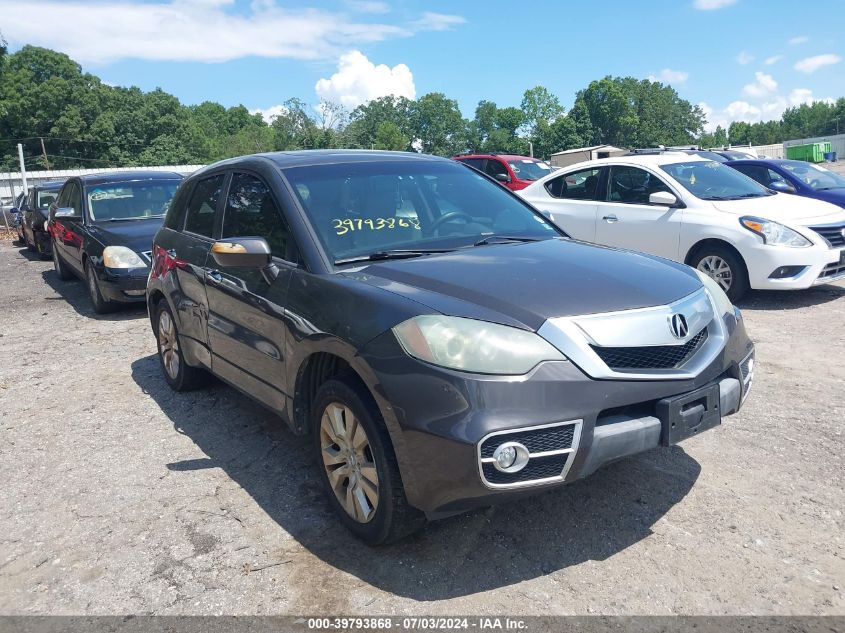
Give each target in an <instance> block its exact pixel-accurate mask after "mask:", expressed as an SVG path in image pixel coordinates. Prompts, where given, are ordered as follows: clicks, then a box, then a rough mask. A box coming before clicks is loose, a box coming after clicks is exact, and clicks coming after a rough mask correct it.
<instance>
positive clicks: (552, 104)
mask: <svg viewBox="0 0 845 633" xmlns="http://www.w3.org/2000/svg"><path fill="white" fill-rule="evenodd" d="M520 108H521V109H522V114H523V123H524V124H525V126H526V127H527V128H528V132H529V134H531V135H532V136H534V135H536V134H537V132H538V128H540V127H541V126H544V127H546V128H547V127H548V126H550V125H551V124H552V123H554V122H555V120H556V119H557V118H558V117H561V116H563V114H564V110H563V106H562V105H560V100H559V99H558V98H557V97H556V96H555V95H553V94H552V93H551V92H549V90H548V89H547V88H544V87H543V86H534V87H533V88H530V89H528V90H526V91H525V92H524V93H523V95H522V103H521V104H520Z"/></svg>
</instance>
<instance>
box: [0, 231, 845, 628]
mask: <svg viewBox="0 0 845 633" xmlns="http://www.w3.org/2000/svg"><path fill="white" fill-rule="evenodd" d="M0 306H2V307H0V336H1V337H2V338H0V353H2V358H3V360H2V362H0V423H2V428H1V429H0V482H2V488H0V490H2V503H0V613H4V614H27V613H41V614H60V613H61V614H82V613H84V614H124V613H156V614H188V613H190V614H267V613H273V614H310V615H323V614H336V613H346V614H369V615H372V614H397V613H417V614H490V613H497V614H502V613H513V614H558V613H560V614H588V613H608V614H622V613H627V614H673V613H679V614H692V613H695V614H722V613H732V614H749V613H757V614H845V601H843V597H842V595H843V591H845V587H843V585H845V560H843V559H844V558H845V542H843V535H844V534H845V531H843V516H842V510H843V508H845V492H843V465H844V464H843V454H845V451H843V448H845V447H844V446H843V422H842V420H843V413H845V400H843V398H842V394H843V386H844V385H843V379H845V365H843V361H842V359H843V357H845V309H843V308H845V289H843V288H841V287H837V286H824V287H820V288H816V289H813V290H810V291H807V292H801V293H792V294H775V293H772V294H761V293H758V294H756V295H755V296H754V297H753V298H752V299H751V300H750V301H748V302H747V303H746V304H745V305H744V306H742V307H743V308H744V313H745V317H746V320H747V326H748V329H749V331H750V333H751V335H752V336H753V338H754V339H755V340H756V342H757V349H758V369H757V377H756V385H755V389H754V391H753V392H752V395H751V397H750V400H749V401H748V403H747V405H746V407H745V409H744V410H743V412H742V413H741V414H739V415H736V416H733V417H731V418H728V419H726V420H725V423H724V424H723V426H722V427H721V428H718V429H716V430H714V431H711V432H708V433H706V434H704V435H702V436H700V437H697V438H693V439H691V440H688V441H687V442H685V443H684V444H683V445H682V446H681V447H675V448H672V449H663V450H655V451H652V452H650V453H647V454H645V455H643V456H640V457H638V458H633V459H629V460H627V461H623V462H619V463H616V464H614V465H612V466H610V467H608V468H606V469H604V470H602V471H600V472H598V473H597V474H596V475H594V476H593V477H592V478H590V479H588V480H586V481H582V482H580V483H577V484H575V485H573V486H570V487H568V488H564V489H559V490H557V491H554V492H551V493H547V494H544V495H542V496H539V497H535V498H532V499H528V500H525V501H522V502H520V503H514V504H511V505H508V506H504V507H497V508H494V509H489V510H484V511H479V512H475V513H473V514H469V515H465V516H461V517H457V518H453V519H449V520H446V521H441V522H439V523H435V524H432V525H430V526H429V528H428V529H427V530H426V531H424V532H423V533H421V534H419V535H418V536H415V537H413V538H411V539H410V540H408V541H405V542H403V543H400V544H397V545H392V546H389V547H383V548H378V549H371V548H368V547H366V546H363V545H361V544H359V543H357V542H355V541H353V540H352V539H351V538H350V537H349V536H348V535H347V533H346V532H345V531H344V529H343V528H342V527H340V526H339V524H338V523H337V522H336V521H335V520H334V518H333V516H332V514H331V513H330V510H329V507H328V505H327V504H326V502H324V500H323V497H322V493H321V491H320V489H319V487H318V483H317V480H316V473H317V471H316V469H315V466H314V465H312V463H311V461H310V459H309V458H308V457H307V456H306V454H305V453H306V451H305V442H304V441H303V440H302V439H299V438H295V437H293V436H291V435H290V434H289V433H288V432H286V430H285V429H284V428H283V426H282V424H281V423H280V422H278V421H277V420H276V419H275V418H274V417H273V416H272V415H270V414H268V413H267V412H265V411H264V410H263V409H261V408H260V407H259V406H257V405H255V404H253V403H252V402H250V401H249V400H248V399H247V398H245V397H243V396H241V395H239V394H238V393H236V392H234V391H233V390H231V389H230V388H228V387H225V386H222V385H220V384H217V385H214V386H212V387H209V388H207V389H205V390H203V391H198V392H195V393H191V394H188V395H180V394H174V393H172V392H171V391H170V390H169V389H168V387H167V386H166V384H165V382H164V380H163V379H162V377H161V375H160V370H159V366H158V361H157V359H156V356H155V344H154V340H153V337H152V336H151V334H150V329H149V325H148V322H147V320H146V315H145V313H144V311H143V309H130V310H126V311H123V312H119V313H117V314H115V315H109V316H107V317H99V316H96V315H95V314H94V313H93V311H92V310H91V308H90V304H89V302H88V299H87V296H86V294H85V288H84V286H83V284H81V283H79V282H69V283H62V282H60V281H59V280H58V278H57V277H56V275H55V274H54V272H53V270H52V265H51V264H50V262H41V261H36V260H34V259H33V258H32V257H31V256H29V254H28V253H26V252H25V251H22V249H20V248H18V247H15V246H12V245H11V244H10V243H9V242H4V243H0Z"/></svg>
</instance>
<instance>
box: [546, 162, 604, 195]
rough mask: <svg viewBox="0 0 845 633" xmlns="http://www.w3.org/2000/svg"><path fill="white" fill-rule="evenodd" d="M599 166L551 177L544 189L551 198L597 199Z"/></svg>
mask: <svg viewBox="0 0 845 633" xmlns="http://www.w3.org/2000/svg"><path fill="white" fill-rule="evenodd" d="M600 174H601V168H600V167H592V168H590V169H582V170H581V171H574V172H571V173H569V174H563V175H562V176H559V177H557V178H552V179H551V180H549V181H548V182H547V183H546V185H545V186H546V191H548V192H549V195H551V196H552V197H553V198H563V199H567V200H597V199H598V195H597V194H598V188H599V175H600ZM602 197H603V196H602Z"/></svg>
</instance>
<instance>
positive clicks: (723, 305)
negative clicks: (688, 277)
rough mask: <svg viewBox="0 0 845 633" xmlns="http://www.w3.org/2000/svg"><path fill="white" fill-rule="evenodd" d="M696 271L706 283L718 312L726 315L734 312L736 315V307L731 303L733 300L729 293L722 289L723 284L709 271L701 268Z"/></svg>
mask: <svg viewBox="0 0 845 633" xmlns="http://www.w3.org/2000/svg"><path fill="white" fill-rule="evenodd" d="M695 272H696V273H697V274H698V278H699V279H701V283H703V284H704V287H705V288H706V289H707V292H708V293H710V296H711V297H712V298H713V302H714V303H715V304H716V310H718V314H719V315H725V314H729V313H732V312H733V313H734V315H735V314H736V312H735V310H736V309H735V308H734V305H733V304H732V303H731V300H730V299H728V295H726V294H725V291H724V290H722V286H720V285H719V283H718V282H717V281H716V280H715V279H713V278H712V277H711V276H710V275H708V274H707V273H705V272H702V271H700V270H696V271H695Z"/></svg>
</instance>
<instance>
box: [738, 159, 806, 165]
mask: <svg viewBox="0 0 845 633" xmlns="http://www.w3.org/2000/svg"><path fill="white" fill-rule="evenodd" d="M729 164H730V165H784V164H786V165H809V164H810V163H807V162H806V161H803V160H790V159H788V158H743V159H742V160H732V161H731V162H730V163H729Z"/></svg>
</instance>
